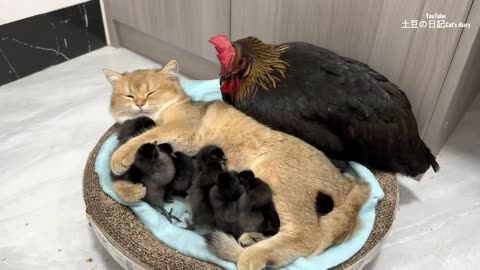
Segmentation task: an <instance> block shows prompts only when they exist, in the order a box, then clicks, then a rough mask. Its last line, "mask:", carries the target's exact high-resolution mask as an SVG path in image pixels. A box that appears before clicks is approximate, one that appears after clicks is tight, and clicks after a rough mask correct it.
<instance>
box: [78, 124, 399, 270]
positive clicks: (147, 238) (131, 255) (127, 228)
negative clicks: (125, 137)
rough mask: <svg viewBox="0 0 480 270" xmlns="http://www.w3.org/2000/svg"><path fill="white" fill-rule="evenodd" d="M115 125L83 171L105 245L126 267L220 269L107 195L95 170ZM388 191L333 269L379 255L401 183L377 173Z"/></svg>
mask: <svg viewBox="0 0 480 270" xmlns="http://www.w3.org/2000/svg"><path fill="white" fill-rule="evenodd" d="M115 129H116V126H112V127H111V128H110V129H109V130H108V131H107V132H106V133H105V134H104V135H103V136H102V138H101V139H100V141H99V142H98V143H97V145H96V146H95V148H94V149H93V151H92V152H91V153H90V155H89V158H88V161H87V165H86V167H85V171H84V182H83V191H84V199H85V204H86V212H87V217H88V219H89V221H90V225H91V226H92V228H93V229H94V231H95V233H96V235H97V237H98V238H99V240H100V242H101V243H102V245H103V246H104V247H105V248H106V250H107V251H108V252H109V253H110V254H111V255H112V257H113V258H114V259H115V260H116V261H117V262H118V263H119V264H120V265H121V266H122V267H123V268H125V269H128V270H131V269H221V268H220V267H219V266H216V265H214V264H210V263H207V262H203V261H199V260H195V259H193V258H190V257H187V256H184V255H182V254H180V253H178V252H177V251H175V250H173V249H171V248H170V247H168V246H166V245H164V244H163V243H162V242H160V241H159V240H158V239H157V238H155V236H154V235H153V234H152V233H151V232H150V230H149V229H148V228H147V227H145V226H144V225H143V224H142V223H141V222H140V221H139V220H138V219H137V218H136V216H135V214H134V213H133V212H132V211H131V210H130V209H129V208H128V207H126V206H123V205H121V204H119V203H117V202H116V201H114V200H113V199H112V198H110V197H109V196H108V195H107V194H105V193H104V192H103V190H102V187H101V186H100V182H99V177H98V175H97V173H96V172H95V160H96V157H97V155H98V153H99V151H100V148H101V146H102V145H103V143H104V142H105V140H107V139H108V138H109V137H110V135H112V134H113V133H114V132H115ZM375 176H376V177H377V178H378V181H379V183H380V185H381V187H382V189H383V191H384V193H385V197H384V198H383V200H382V201H380V202H379V203H378V205H377V208H376V210H375V212H376V217H375V224H374V227H373V230H372V232H371V234H370V236H369V237H368V240H367V242H366V244H365V245H364V246H363V247H362V248H361V249H360V250H359V251H358V252H357V253H356V254H355V255H354V256H353V257H351V258H350V259H349V260H347V261H345V262H344V263H342V264H340V265H338V266H336V267H334V268H333V269H361V268H362V267H363V266H365V265H366V264H367V263H368V262H369V261H370V260H372V259H373V257H374V256H375V255H376V254H377V252H378V250H379V248H380V246H381V244H382V242H383V240H384V238H385V236H386V235H387V233H388V231H389V229H390V227H391V226H392V223H393V220H394V219H395V213H396V209H397V206H398V186H397V180H396V178H395V175H394V174H388V173H383V172H376V173H375Z"/></svg>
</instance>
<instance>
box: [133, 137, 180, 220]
mask: <svg viewBox="0 0 480 270" xmlns="http://www.w3.org/2000/svg"><path fill="white" fill-rule="evenodd" d="M172 153H173V150H172V147H171V146H170V144H168V143H164V144H160V145H155V144H151V143H147V144H144V145H142V146H141V147H140V148H139V149H138V151H137V155H136V158H135V162H134V164H135V166H136V167H137V168H138V169H139V170H140V171H141V172H142V173H143V177H142V179H141V182H142V183H143V184H144V185H145V187H146V188H147V194H146V195H145V198H144V200H145V201H146V202H148V203H150V204H151V205H153V206H155V207H158V208H160V210H161V212H162V214H164V215H165V216H166V217H167V219H168V220H169V221H170V222H171V221H172V220H171V219H172V218H175V219H177V220H178V218H176V217H175V216H173V215H172V214H171V212H170V213H169V212H167V211H166V210H165V208H164V207H163V203H164V198H165V193H166V187H167V185H168V184H170V182H172V180H173V177H174V176H175V166H174V164H173V160H172V157H171V155H172Z"/></svg>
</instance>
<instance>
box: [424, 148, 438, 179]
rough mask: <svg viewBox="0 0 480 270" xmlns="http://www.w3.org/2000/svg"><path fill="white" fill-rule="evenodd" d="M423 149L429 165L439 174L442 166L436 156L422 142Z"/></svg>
mask: <svg viewBox="0 0 480 270" xmlns="http://www.w3.org/2000/svg"><path fill="white" fill-rule="evenodd" d="M422 149H423V152H424V153H425V156H426V158H427V160H428V163H429V164H430V165H431V166H432V168H433V171H434V172H438V171H439V170H440V165H438V163H437V160H436V158H435V156H434V155H433V154H432V151H431V150H430V148H428V146H427V145H425V143H424V142H422Z"/></svg>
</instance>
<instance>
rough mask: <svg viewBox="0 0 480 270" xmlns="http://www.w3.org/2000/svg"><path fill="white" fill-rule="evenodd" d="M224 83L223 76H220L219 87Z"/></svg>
mask: <svg viewBox="0 0 480 270" xmlns="http://www.w3.org/2000/svg"><path fill="white" fill-rule="evenodd" d="M224 83H225V79H223V77H220V87H222V86H223V84H224Z"/></svg>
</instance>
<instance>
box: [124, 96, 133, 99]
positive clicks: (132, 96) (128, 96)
mask: <svg viewBox="0 0 480 270" xmlns="http://www.w3.org/2000/svg"><path fill="white" fill-rule="evenodd" d="M125 96H126V97H128V98H131V99H134V98H135V97H134V96H132V95H125Z"/></svg>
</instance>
